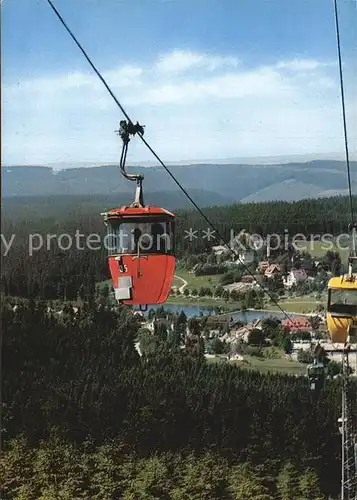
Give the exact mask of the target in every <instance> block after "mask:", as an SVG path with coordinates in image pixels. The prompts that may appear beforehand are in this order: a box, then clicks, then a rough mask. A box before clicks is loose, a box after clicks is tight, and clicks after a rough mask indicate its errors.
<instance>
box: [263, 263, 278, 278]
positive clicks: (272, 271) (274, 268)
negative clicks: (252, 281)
mask: <svg viewBox="0 0 357 500" xmlns="http://www.w3.org/2000/svg"><path fill="white" fill-rule="evenodd" d="M279 273H280V266H279V264H271V265H270V266H269V267H268V268H267V269H266V271H265V273H264V275H265V277H266V278H273V277H274V276H276V275H277V274H279Z"/></svg>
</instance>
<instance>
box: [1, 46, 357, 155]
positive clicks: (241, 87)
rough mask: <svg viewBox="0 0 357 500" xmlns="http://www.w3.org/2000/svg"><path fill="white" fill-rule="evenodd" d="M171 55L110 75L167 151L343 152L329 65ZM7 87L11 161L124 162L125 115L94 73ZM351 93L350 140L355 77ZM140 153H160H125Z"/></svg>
mask: <svg viewBox="0 0 357 500" xmlns="http://www.w3.org/2000/svg"><path fill="white" fill-rule="evenodd" d="M178 54H181V55H180V57H181V63H177V61H178V60H179V59H180V57H178ZM184 55H186V56H187V57H186V62H185V64H184V63H183V61H184V60H185V57H184ZM165 60H166V62H167V64H166V69H165V65H164V69H163V66H162V62H163V59H159V60H158V61H156V62H155V61H154V63H153V64H151V65H148V66H147V67H144V66H143V67H140V66H138V65H133V66H124V67H118V68H112V69H111V70H109V71H107V72H105V73H104V77H105V78H106V79H107V81H108V84H109V86H110V87H111V88H112V89H113V91H114V92H115V94H116V95H117V97H118V99H119V101H120V102H121V103H122V104H123V105H124V107H125V108H126V110H127V112H128V113H129V115H130V116H131V118H132V120H133V121H136V120H138V121H139V122H140V123H142V124H144V125H146V129H145V136H146V137H147V139H148V140H149V142H150V144H151V145H152V147H153V148H154V149H155V150H156V151H157V152H158V153H159V155H160V156H162V157H163V159H165V160H167V161H170V160H189V159H195V158H196V159H198V158H204V159H206V158H209V157H211V158H225V157H230V156H231V157H233V156H235V157H237V156H254V157H256V156H271V155H279V154H297V153H315V152H316V153H318V152H324V151H332V150H335V151H340V150H343V136H342V130H343V129H342V125H341V108H340V100H339V88H338V82H337V80H336V75H335V72H334V70H333V71H332V72H331V69H330V68H329V66H328V63H326V62H321V63H320V62H319V61H315V63H314V64H313V63H312V60H311V61H310V60H305V62H302V60H300V64H298V63H297V62H294V63H293V64H292V65H291V64H290V68H293V67H294V68H299V69H300V70H298V71H286V69H287V68H288V66H289V65H288V63H287V62H285V63H282V62H277V63H274V64H271V65H270V66H262V67H255V68H249V69H247V68H244V67H243V66H242V65H238V63H237V65H236V66H235V65H234V64H233V61H231V63H229V62H228V61H229V58H228V59H227V58H225V57H222V58H216V60H215V62H213V61H212V58H211V60H210V61H209V56H207V55H205V54H193V53H184V52H179V51H175V52H173V53H172V54H171V56H170V55H167V56H166V59H165ZM170 60H171V62H173V61H175V60H176V66H175V65H174V64H173V65H172V68H174V67H176V70H172V71H171V70H170V69H169V68H170V65H169V64H168V61H170ZM218 60H220V63H218ZM223 61H225V62H223ZM307 61H310V63H309V64H308V62H307ZM282 64H283V65H282ZM160 65H161V70H160V71H159V70H158V68H160ZM178 68H180V69H178ZM207 70H208V71H207ZM2 90H3V92H2V100H3V113H2V139H3V141H2V146H3V162H4V163H49V162H55V161H57V162H65V161H68V162H76V161H78V162H80V161H94V162H96V161H97V162H107V161H108V162H111V161H118V159H119V155H120V150H121V143H120V140H119V138H118V137H117V136H116V135H115V133H114V130H115V129H117V128H118V124H119V121H120V120H121V119H122V115H121V112H120V111H119V110H118V109H117V107H116V105H115V103H114V102H113V101H112V99H111V97H110V96H109V94H108V93H107V91H106V89H105V88H104V86H103V85H102V83H101V82H100V81H99V80H98V78H97V77H96V75H95V74H94V73H92V72H90V71H88V72H86V73H81V72H74V73H71V74H69V75H53V76H52V77H51V76H46V77H41V78H36V79H32V80H26V81H19V82H16V83H14V84H9V83H8V84H3V89H2ZM346 101H347V109H348V125H349V133H350V135H351V140H352V138H353V137H356V136H357V121H356V110H357V107H356V106H355V105H354V104H355V102H356V89H355V88H354V87H353V86H352V85H349V83H348V81H346ZM135 160H136V161H140V160H143V161H144V160H149V161H151V160H153V157H152V156H151V154H150V152H148V151H147V150H146V149H145V147H144V146H143V145H142V144H141V143H140V141H136V140H133V141H132V142H131V143H130V148H129V156H128V161H135Z"/></svg>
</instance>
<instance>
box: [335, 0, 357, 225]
mask: <svg viewBox="0 0 357 500" xmlns="http://www.w3.org/2000/svg"><path fill="white" fill-rule="evenodd" d="M333 4H334V11H335V30H336V42H337V54H338V67H339V76H340V89H341V106H342V120H343V132H344V140H345V155H346V168H347V183H348V191H349V198H350V213H351V224H353V222H354V211H353V200H352V184H351V170H350V158H349V148H348V134H347V120H346V105H345V92H344V85H343V71H342V57H341V41H340V28H339V21H338V8H337V0H333Z"/></svg>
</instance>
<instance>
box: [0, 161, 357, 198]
mask: <svg viewBox="0 0 357 500" xmlns="http://www.w3.org/2000/svg"><path fill="white" fill-rule="evenodd" d="M169 169H170V171H171V172H172V173H173V174H174V175H175V177H176V178H177V180H178V181H179V182H180V183H181V184H182V185H183V186H184V187H185V188H186V189H190V190H193V191H195V197H196V198H197V197H198V198H199V199H198V198H197V201H198V202H199V203H200V204H203V205H212V204H228V203H231V202H232V201H242V202H251V201H274V200H286V201H291V200H299V199H303V198H312V197H314V198H315V197H325V196H330V195H334V194H346V193H347V178H346V167H345V163H344V162H343V161H337V160H315V161H311V162H305V163H301V162H300V163H281V164H273V165H260V164H256V165H247V164H227V165H222V164H192V165H175V166H170V167H169ZM129 171H135V172H140V173H142V174H144V176H145V181H144V192H145V193H147V196H152V194H153V193H157V192H158V191H160V193H161V195H160V196H163V197H164V196H169V197H170V196H171V197H178V196H179V194H178V192H177V191H178V187H177V185H176V183H175V182H174V181H173V180H172V179H171V178H170V176H169V175H168V174H167V172H165V170H164V169H163V168H161V167H129ZM351 172H352V183H353V189H354V191H355V190H356V188H357V174H356V172H357V162H356V161H353V162H351ZM1 173H2V196H3V197H4V198H9V197H18V196H55V195H81V196H83V195H88V196H93V195H106V196H109V195H112V194H117V195H118V196H119V198H120V197H123V196H125V194H126V193H129V192H134V188H135V186H134V183H132V184H133V185H131V183H130V182H128V181H126V180H125V179H123V177H122V176H121V175H120V171H119V167H118V166H116V165H112V164H111V165H102V166H98V167H92V168H69V169H65V170H60V171H55V170H53V169H52V168H50V167H45V166H43V167H39V166H30V165H28V166H7V167H2V169H1ZM175 192H176V194H174V193H175ZM154 201H155V200H154ZM195 201H196V200H195ZM150 202H151V201H150ZM182 203H183V199H181V198H176V201H175V202H174V204H175V205H176V206H179V207H182V208H184V207H185V206H186V205H182ZM158 204H162V205H165V204H166V205H167V203H165V200H164V203H158ZM175 208H176V207H175Z"/></svg>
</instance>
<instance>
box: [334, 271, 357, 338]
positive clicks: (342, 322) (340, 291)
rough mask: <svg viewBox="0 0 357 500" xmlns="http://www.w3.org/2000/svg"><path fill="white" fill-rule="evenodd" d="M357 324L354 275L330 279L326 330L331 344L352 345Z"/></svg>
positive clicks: (356, 295) (356, 296) (355, 280)
mask: <svg viewBox="0 0 357 500" xmlns="http://www.w3.org/2000/svg"><path fill="white" fill-rule="evenodd" d="M356 324H357V279H356V276H355V275H352V276H351V277H349V276H348V275H345V276H339V277H336V278H331V279H330V281H329V283H328V303H327V328H328V331H329V333H330V336H331V340H332V342H334V343H335V342H336V343H341V344H345V343H346V342H348V341H349V342H351V343H354V342H355V341H356V340H355V339H354V338H353V337H354V335H353V332H354V331H355V325H356ZM349 337H350V338H349Z"/></svg>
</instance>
